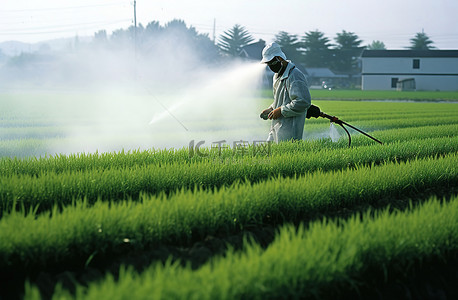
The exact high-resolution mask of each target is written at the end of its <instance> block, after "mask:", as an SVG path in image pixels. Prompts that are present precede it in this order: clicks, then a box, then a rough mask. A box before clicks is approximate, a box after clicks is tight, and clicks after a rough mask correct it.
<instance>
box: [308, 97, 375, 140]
mask: <svg viewBox="0 0 458 300" xmlns="http://www.w3.org/2000/svg"><path fill="white" fill-rule="evenodd" d="M311 117H314V118H318V117H322V118H327V119H329V120H330V121H331V123H336V124H339V125H340V126H341V127H342V128H343V129H344V130H345V132H346V133H347V135H348V147H350V146H351V136H350V133H349V132H348V130H347V128H345V126H344V125H346V126H348V127H350V128H352V129H354V130H356V131H358V132H360V133H362V134H364V135H365V136H367V137H369V138H371V139H373V140H374V141H376V142H377V143H379V144H383V143H382V142H380V141H379V140H377V139H376V138H374V137H373V136H370V135H369V134H367V133H365V132H364V131H362V130H360V129H358V128H356V127H354V126H352V125H350V124H348V123H346V122H344V121H342V120H339V118H337V117H335V116H330V115H328V114H325V113H324V112H322V111H321V110H320V108H319V107H318V106H316V105H313V104H312V105H311V106H310V107H309V109H308V110H307V116H306V118H307V119H310V118H311Z"/></svg>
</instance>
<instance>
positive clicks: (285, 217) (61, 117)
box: [0, 90, 458, 299]
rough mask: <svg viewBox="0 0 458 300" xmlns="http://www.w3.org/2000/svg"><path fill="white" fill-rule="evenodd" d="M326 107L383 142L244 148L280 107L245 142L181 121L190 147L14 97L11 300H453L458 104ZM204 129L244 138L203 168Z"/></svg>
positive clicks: (2, 198)
mask: <svg viewBox="0 0 458 300" xmlns="http://www.w3.org/2000/svg"><path fill="white" fill-rule="evenodd" d="M311 93H312V98H313V99H314V100H312V102H313V104H315V105H317V106H319V107H320V108H321V110H322V111H324V112H326V113H328V114H330V115H336V116H338V117H339V118H340V119H341V120H344V121H345V122H348V123H350V124H352V125H354V126H356V127H357V128H360V129H362V130H364V131H365V132H367V133H369V134H370V135H372V136H374V137H376V138H377V139H379V140H381V141H382V142H383V144H382V145H380V144H378V143H375V142H374V141H373V140H371V139H369V138H367V137H366V136H363V135H361V134H359V133H358V132H357V131H354V130H350V133H351V136H352V143H351V146H350V147H349V145H348V139H347V136H346V134H345V132H343V130H342V129H340V128H338V127H337V132H338V134H339V136H340V138H338V140H334V141H333V140H332V139H331V138H330V134H329V132H330V124H329V120H327V119H313V118H312V119H309V120H306V124H305V130H304V139H303V140H302V141H298V142H282V143H279V144H268V145H262V146H261V147H260V146H256V145H255V144H253V143H251V141H252V140H250V143H249V144H248V145H247V146H246V147H243V148H240V147H235V144H232V141H233V140H234V139H235V137H238V136H240V137H243V138H245V137H244V133H245V131H250V135H247V136H249V138H253V139H254V138H256V137H257V136H258V134H259V133H261V134H264V133H265V136H264V135H261V137H266V136H267V132H266V130H268V128H269V127H268V122H266V121H263V120H261V119H259V116H258V114H259V112H260V111H261V110H262V109H263V108H265V107H267V106H268V105H269V104H270V102H271V101H272V100H271V99H269V98H268V96H267V94H268V93H267V92H264V96H265V97H264V98H262V99H258V100H257V102H256V106H257V107H258V109H257V111H255V112H254V113H253V116H252V118H253V120H254V121H253V122H251V121H250V122H249V121H247V120H246V118H250V117H251V116H249V115H247V116H248V117H247V116H246V115H243V116H239V118H240V119H237V120H238V121H237V122H238V123H239V125H241V127H240V128H235V129H234V130H233V131H231V130H230V129H227V128H225V127H224V126H223V125H222V124H216V123H212V121H211V120H206V119H199V120H190V119H189V120H187V119H186V118H184V117H183V119H182V120H183V124H186V126H189V128H199V131H196V130H195V131H193V132H192V134H194V135H189V136H188V135H187V136H183V135H182V133H181V131H182V128H179V126H177V124H175V126H176V128H175V129H174V128H171V129H170V131H167V132H161V133H155V132H152V131H151V128H150V127H148V128H146V129H145V130H143V129H144V128H143V127H138V126H140V125H138V126H137V124H136V123H135V124H134V122H133V121H131V120H130V119H129V115H128V113H126V114H124V115H121V116H118V117H117V118H115V119H113V118H106V117H104V116H103V115H101V116H98V117H97V118H93V116H94V115H95V114H89V113H88V112H87V109H88V108H89V107H91V105H92V103H93V101H92V99H93V98H91V97H93V96H91V95H84V96H82V95H75V94H63V95H62V94H59V95H56V94H45V95H43V94H41V95H26V94H19V95H18V94H5V95H0V128H1V131H0V209H1V211H0V241H1V242H0V282H1V288H0V299H128V298H129V299H394V298H397V299H400V298H402V299H432V298H437V297H439V298H440V299H449V298H450V299H453V298H455V297H456V296H457V295H458V288H457V287H456V282H457V279H458V277H457V271H456V270H457V269H458V118H457V115H458V104H457V103H454V102H455V101H456V100H457V99H458V95H457V93H439V92H432V93H430V92H413V93H412V94H410V93H409V94H408V93H406V92H402V93H399V92H397V93H396V94H394V93H391V92H380V91H376V92H373V93H372V92H365V91H335V93H334V91H315V90H313V91H311ZM393 95H399V97H398V96H396V97H395V96H393ZM328 96H329V97H328ZM118 97H119V96H118ZM339 97H340V99H343V100H342V101H339ZM31 98H33V100H30V99H31ZM120 98H121V97H120ZM81 99H83V100H81ZM84 99H85V100H84ZM110 99H115V98H110ZM315 99H316V100H315ZM318 99H321V100H318ZM325 99H330V100H333V101H328V100H325ZM403 99H404V100H415V101H406V102H403V101H379V100H403ZM361 100H377V101H361ZM31 101H32V102H31ZM75 101H80V104H81V105H82V106H81V107H80V108H78V107H76V106H75V107H69V105H70V104H71V103H74V102H75ZM113 101H115V100H113ZM148 101H149V99H148V96H146V95H145V96H144V98H142V99H141V101H138V102H135V103H134V104H132V105H137V104H138V103H148ZM116 103H118V102H114V104H113V105H120V109H119V111H126V108H125V107H123V106H121V104H119V103H120V102H119V103H118V104H116ZM19 104H20V105H19ZM43 107H45V109H43ZM51 108H53V109H51ZM139 111H140V114H138V115H137V120H143V119H144V120H148V117H149V115H148V114H147V113H146V112H144V111H142V110H139ZM258 111H259V112H258ZM37 112H39V113H37ZM100 120H103V121H104V122H106V123H104V124H109V128H110V129H114V131H111V130H110V131H106V130H105V129H106V128H108V127H106V126H105V125H104V127H103V128H102V127H100V126H99V127H98V125H97V124H98V122H99V121H100ZM148 121H149V120H148ZM127 122H129V126H130V127H128V129H129V130H126V131H124V132H121V129H122V128H124V129H126V126H121V125H122V124H124V123H127ZM140 123H141V122H139V124H140ZM75 124H76V125H75ZM171 124H173V123H171ZM168 126H169V128H170V127H171V126H174V125H168ZM138 128H141V129H142V130H139V131H138V132H137V131H136V130H137V129H138ZM202 128H210V129H211V131H212V134H213V135H212V136H211V138H213V139H214V140H216V139H217V138H218V139H222V138H225V137H226V136H229V137H228V138H225V139H226V140H227V141H226V142H225V144H224V146H223V147H221V148H215V147H210V145H211V142H210V140H209V139H208V138H207V140H206V144H205V147H203V148H202V149H200V152H199V153H198V154H197V152H196V150H195V149H194V148H192V149H190V148H189V147H188V144H187V143H188V142H189V139H190V138H191V137H192V139H195V141H196V142H197V141H198V140H199V139H200V136H199V133H202V132H206V131H205V130H202ZM243 128H246V129H245V130H244V129H243ZM102 129H103V130H102ZM210 129H209V130H207V131H210ZM180 130H181V131H180ZM113 132H115V133H116V134H113V135H110V134H112V133H113ZM82 133H84V134H82ZM133 133H135V134H133ZM83 137H84V138H83ZM261 137H260V138H261ZM173 138H175V139H178V138H182V139H183V140H184V141H185V144H183V145H182V146H181V147H177V146H171V147H162V148H161V147H155V144H154V143H155V142H156V141H157V140H161V142H162V141H172V140H173ZM232 138H234V139H232ZM202 139H203V138H202ZM246 139H248V138H246ZM214 140H212V141H214ZM119 141H121V142H119ZM140 141H141V142H140ZM115 142H119V143H115ZM88 143H93V147H92V148H88V147H85V146H87V144H88ZM172 144H173V143H172ZM99 145H104V146H106V148H99ZM148 145H149V146H148ZM438 295H439V296H438Z"/></svg>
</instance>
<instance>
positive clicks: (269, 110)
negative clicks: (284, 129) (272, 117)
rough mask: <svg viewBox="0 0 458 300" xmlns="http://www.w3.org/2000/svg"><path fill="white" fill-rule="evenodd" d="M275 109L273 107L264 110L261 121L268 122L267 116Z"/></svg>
mask: <svg viewBox="0 0 458 300" xmlns="http://www.w3.org/2000/svg"><path fill="white" fill-rule="evenodd" d="M272 110H273V109H272V108H271V107H269V108H266V109H264V110H263V111H262V112H261V115H260V117H261V119H264V120H267V116H268V115H269V113H270V112H271V111H272Z"/></svg>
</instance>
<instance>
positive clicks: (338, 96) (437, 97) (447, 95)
mask: <svg viewBox="0 0 458 300" xmlns="http://www.w3.org/2000/svg"><path fill="white" fill-rule="evenodd" d="M310 94H311V95H312V99H332V100H417V101H421V100H428V101H458V91H456V92H431V91H416V92H410V91H404V92H398V91H362V90H332V91H327V90H311V91H310Z"/></svg>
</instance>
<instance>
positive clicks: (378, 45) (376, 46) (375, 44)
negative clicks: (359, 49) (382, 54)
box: [366, 41, 386, 50]
mask: <svg viewBox="0 0 458 300" xmlns="http://www.w3.org/2000/svg"><path fill="white" fill-rule="evenodd" d="M366 49H367V50H386V47H385V43H383V42H382V41H372V43H370V44H369V45H367V47H366Z"/></svg>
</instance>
